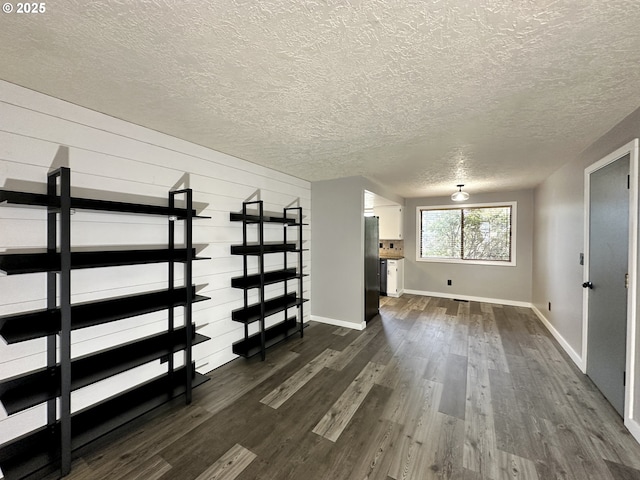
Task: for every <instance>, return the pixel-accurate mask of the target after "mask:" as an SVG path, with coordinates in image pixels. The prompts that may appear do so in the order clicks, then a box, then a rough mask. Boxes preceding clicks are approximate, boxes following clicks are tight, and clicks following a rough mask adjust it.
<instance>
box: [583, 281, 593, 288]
mask: <svg viewBox="0 0 640 480" xmlns="http://www.w3.org/2000/svg"><path fill="white" fill-rule="evenodd" d="M582 288H593V283H591V282H584V283H583V284H582Z"/></svg>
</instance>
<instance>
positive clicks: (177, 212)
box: [0, 190, 208, 218]
mask: <svg viewBox="0 0 640 480" xmlns="http://www.w3.org/2000/svg"><path fill="white" fill-rule="evenodd" d="M3 202H7V203H8V204H11V205H34V206H41V207H53V208H60V197H57V196H56V197H49V196H48V195H45V194H41V193H25V192H15V191H12V190H0V203H3ZM71 208H73V209H76V210H95V211H102V212H115V213H135V214H142V215H160V216H175V217H178V218H185V217H186V216H187V213H188V211H187V209H185V208H171V207H164V206H161V205H145V204H138V203H128V202H114V201H111V200H95V199H91V198H77V197H71ZM191 212H192V215H193V216H194V217H196V216H197V215H196V211H195V210H192V211H191ZM199 218H208V217H199Z"/></svg>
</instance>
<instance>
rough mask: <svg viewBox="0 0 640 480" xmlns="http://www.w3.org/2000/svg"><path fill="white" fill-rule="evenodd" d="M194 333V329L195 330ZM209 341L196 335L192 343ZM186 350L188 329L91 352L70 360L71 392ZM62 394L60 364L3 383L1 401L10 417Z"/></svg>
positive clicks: (0, 390)
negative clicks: (170, 353)
mask: <svg viewBox="0 0 640 480" xmlns="http://www.w3.org/2000/svg"><path fill="white" fill-rule="evenodd" d="M194 331H195V327H194ZM208 339H209V338H208V337H205V336H203V335H200V334H194V336H193V339H192V342H193V343H192V344H193V345H197V344H198V343H202V342H205V341H207V340H208ZM169 346H171V349H172V352H178V351H180V350H184V349H185V348H186V328H185V327H181V328H179V329H177V330H175V331H174V332H173V333H168V332H162V333H159V334H156V335H152V336H149V337H145V338H141V339H138V340H134V341H131V342H129V343H125V344H121V345H118V346H116V347H113V348H109V349H105V350H102V351H99V352H95V353H91V354H88V355H85V356H83V357H80V358H77V359H73V360H72V361H71V390H72V391H73V390H77V389H79V388H82V387H86V386H87V385H90V384H92V383H95V382H98V381H100V380H104V379H105V378H108V377H110V376H113V375H116V374H118V373H122V372H124V371H127V370H129V369H132V368H135V367H137V366H139V365H143V364H145V363H148V362H152V361H154V360H157V359H159V358H162V357H164V356H167V355H169ZM59 395H60V365H56V366H55V367H53V368H51V369H49V368H46V367H45V368H41V369H39V370H36V371H34V372H30V373H27V374H24V375H20V376H17V377H14V378H11V379H8V380H6V381H4V382H2V383H0V401H2V404H3V405H4V408H5V410H6V411H7V414H9V415H13V414H14V413H17V412H20V411H22V410H25V409H27V408H30V407H33V406H35V405H38V404H40V403H44V402H46V401H47V400H51V399H53V398H55V397H57V396H59Z"/></svg>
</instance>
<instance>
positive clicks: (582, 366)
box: [531, 305, 587, 373]
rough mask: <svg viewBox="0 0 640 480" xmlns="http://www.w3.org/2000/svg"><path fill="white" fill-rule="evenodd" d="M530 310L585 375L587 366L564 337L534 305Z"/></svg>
mask: <svg viewBox="0 0 640 480" xmlns="http://www.w3.org/2000/svg"><path fill="white" fill-rule="evenodd" d="M531 309H532V310H533V313H535V314H536V315H537V317H538V318H539V319H540V321H541V322H542V324H543V325H544V326H545V327H547V330H549V332H550V333H551V335H553V338H555V339H556V340H557V341H558V343H559V344H560V346H561V347H562V348H563V349H564V351H565V352H567V355H569V357H571V360H573V363H575V364H576V365H577V366H578V368H579V369H580V371H581V372H582V373H587V366H586V365H585V363H584V361H583V359H582V357H581V356H580V355H578V352H576V351H575V350H574V349H573V348H572V347H571V345H569V343H568V342H567V341H566V340H565V339H564V337H563V336H562V335H561V334H560V332H558V330H556V327H554V326H553V325H552V324H551V322H550V321H549V320H547V317H545V316H544V315H543V314H542V312H541V311H540V310H538V309H537V308H536V307H535V305H531Z"/></svg>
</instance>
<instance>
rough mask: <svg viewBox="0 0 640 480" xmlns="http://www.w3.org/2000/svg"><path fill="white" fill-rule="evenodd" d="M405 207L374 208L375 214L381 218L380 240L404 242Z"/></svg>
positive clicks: (387, 206)
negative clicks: (403, 217) (403, 211)
mask: <svg viewBox="0 0 640 480" xmlns="http://www.w3.org/2000/svg"><path fill="white" fill-rule="evenodd" d="M402 210H403V207H402V206H400V205H385V206H382V207H374V208H373V213H374V215H375V216H377V217H379V218H380V223H379V225H380V227H379V231H380V239H381V240H404V235H403V234H402V228H403V221H402Z"/></svg>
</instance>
